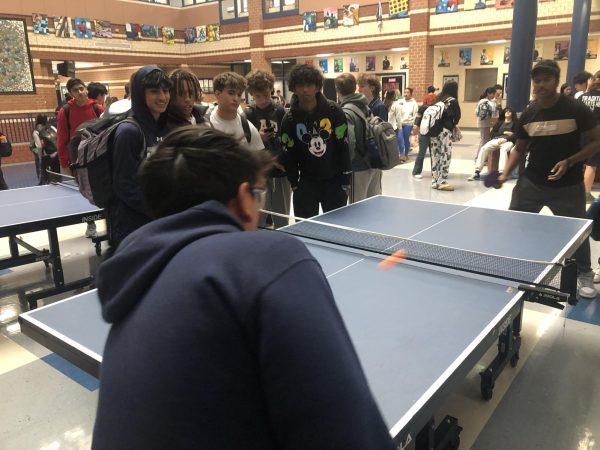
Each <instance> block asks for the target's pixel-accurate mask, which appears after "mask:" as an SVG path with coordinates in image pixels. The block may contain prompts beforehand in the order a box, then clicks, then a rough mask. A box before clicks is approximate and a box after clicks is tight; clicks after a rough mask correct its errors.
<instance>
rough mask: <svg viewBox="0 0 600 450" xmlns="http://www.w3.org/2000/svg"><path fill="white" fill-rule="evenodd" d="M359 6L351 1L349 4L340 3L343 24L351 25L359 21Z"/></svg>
mask: <svg viewBox="0 0 600 450" xmlns="http://www.w3.org/2000/svg"><path fill="white" fill-rule="evenodd" d="M359 8H360V6H359V5H358V3H351V4H349V5H342V14H343V16H344V21H343V23H344V26H345V27H352V26H354V25H358V24H359V23H360V14H359V11H360V10H359Z"/></svg>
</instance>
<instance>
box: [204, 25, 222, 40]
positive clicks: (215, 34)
mask: <svg viewBox="0 0 600 450" xmlns="http://www.w3.org/2000/svg"><path fill="white" fill-rule="evenodd" d="M206 40H207V41H208V42H213V41H220V40H221V29H220V28H219V25H218V24H212V25H208V26H207V27H206Z"/></svg>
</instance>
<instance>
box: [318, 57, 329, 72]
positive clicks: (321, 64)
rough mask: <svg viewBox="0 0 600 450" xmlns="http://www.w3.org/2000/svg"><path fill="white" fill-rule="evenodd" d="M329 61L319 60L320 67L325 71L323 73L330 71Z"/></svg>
mask: <svg viewBox="0 0 600 450" xmlns="http://www.w3.org/2000/svg"><path fill="white" fill-rule="evenodd" d="M328 65H329V61H328V60H327V59H320V60H319V67H320V68H321V70H322V71H323V73H327V72H328V71H329V67H328Z"/></svg>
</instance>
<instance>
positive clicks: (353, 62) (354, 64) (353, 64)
mask: <svg viewBox="0 0 600 450" xmlns="http://www.w3.org/2000/svg"><path fill="white" fill-rule="evenodd" d="M350 72H358V57H357V56H351V57H350Z"/></svg>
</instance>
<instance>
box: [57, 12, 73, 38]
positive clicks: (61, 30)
mask: <svg viewBox="0 0 600 450" xmlns="http://www.w3.org/2000/svg"><path fill="white" fill-rule="evenodd" d="M54 35H55V36H56V37H62V38H70V37H73V28H72V26H71V18H70V17H66V16H57V17H54Z"/></svg>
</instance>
